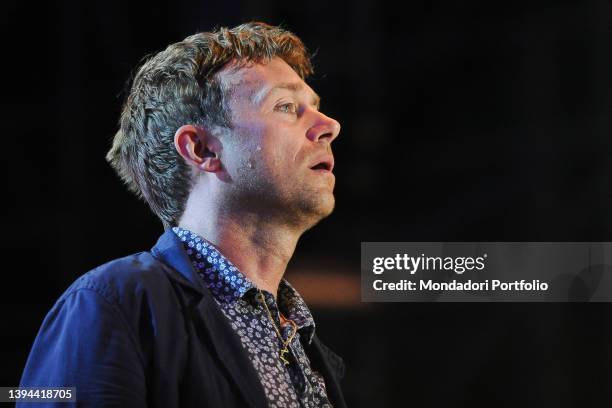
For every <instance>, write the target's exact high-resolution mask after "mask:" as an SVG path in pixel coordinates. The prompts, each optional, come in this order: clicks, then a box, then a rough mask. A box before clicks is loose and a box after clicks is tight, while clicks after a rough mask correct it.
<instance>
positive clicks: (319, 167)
mask: <svg viewBox="0 0 612 408" xmlns="http://www.w3.org/2000/svg"><path fill="white" fill-rule="evenodd" d="M311 169H312V170H324V171H331V164H330V163H325V162H321V163H319V164H317V165H316V166H313V167H311Z"/></svg>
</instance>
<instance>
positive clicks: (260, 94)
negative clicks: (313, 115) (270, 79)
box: [251, 82, 321, 110]
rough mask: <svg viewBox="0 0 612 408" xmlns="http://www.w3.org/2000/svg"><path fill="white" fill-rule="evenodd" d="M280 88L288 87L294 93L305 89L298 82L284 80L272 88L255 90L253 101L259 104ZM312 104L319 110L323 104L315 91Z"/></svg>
mask: <svg viewBox="0 0 612 408" xmlns="http://www.w3.org/2000/svg"><path fill="white" fill-rule="evenodd" d="M278 89H287V90H289V91H292V92H294V93H297V92H299V91H301V90H303V89H304V85H302V84H300V83H297V82H282V83H280V84H276V85H274V86H273V87H271V88H267V87H263V88H261V89H259V90H257V91H255V92H254V93H253V95H252V97H251V101H252V102H253V103H254V104H255V105H259V104H260V103H261V102H262V101H263V100H265V99H266V98H267V97H268V96H270V94H271V93H272V92H274V91H276V90H278ZM311 103H312V105H313V106H316V108H317V110H318V109H319V107H320V106H321V97H320V96H319V95H317V93H314V95H313V97H312V102H311Z"/></svg>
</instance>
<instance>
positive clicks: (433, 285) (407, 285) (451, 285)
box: [372, 279, 548, 291]
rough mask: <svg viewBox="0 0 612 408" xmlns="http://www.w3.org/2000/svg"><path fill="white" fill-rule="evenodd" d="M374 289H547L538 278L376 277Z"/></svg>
mask: <svg viewBox="0 0 612 408" xmlns="http://www.w3.org/2000/svg"><path fill="white" fill-rule="evenodd" d="M372 286H373V287H374V290H409V291H410V290H431V291H447V290H481V291H485V290H496V291H515V290H520V291H531V290H541V291H544V290H548V284H547V283H546V282H540V281H539V280H538V279H534V280H532V281H526V280H524V279H522V280H517V281H511V282H507V281H501V280H499V279H492V280H491V281H490V282H489V280H488V279H487V280H484V281H481V282H474V281H471V280H467V281H465V282H459V281H456V280H452V281H450V282H437V281H433V280H431V279H427V280H426V279H419V280H418V281H417V282H415V281H412V280H408V279H402V280H400V281H397V282H383V281H382V280H381V279H376V280H375V281H374V282H373V285H372Z"/></svg>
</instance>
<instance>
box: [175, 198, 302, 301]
mask: <svg viewBox="0 0 612 408" xmlns="http://www.w3.org/2000/svg"><path fill="white" fill-rule="evenodd" d="M200 208H201V207H200ZM264 218H266V219H264ZM179 226H180V227H183V228H186V229H188V230H190V231H192V232H194V233H196V234H198V235H200V236H201V237H203V238H205V239H206V240H207V241H209V242H210V243H211V244H213V245H215V246H216V247H217V248H218V249H219V250H220V251H221V253H222V254H223V255H224V256H225V257H226V258H227V259H229V260H230V261H231V262H232V263H233V264H234V265H236V267H237V268H238V269H239V270H240V272H242V273H243V274H244V275H245V276H246V277H247V278H248V279H249V280H251V281H252V282H253V283H254V284H255V286H257V287H258V288H259V289H262V290H267V291H268V292H270V293H272V294H273V295H274V297H275V298H276V295H277V292H278V286H279V283H280V281H281V279H282V278H283V275H284V274H285V270H286V269H287V264H288V262H289V260H290V259H291V257H292V256H293V252H294V251H295V247H296V245H297V241H298V239H299V237H300V236H301V234H302V233H303V230H301V229H296V228H295V227H294V226H288V225H286V224H283V223H282V222H274V220H271V219H270V217H262V216H261V215H259V214H253V213H240V214H229V213H223V212H222V211H220V210H219V209H218V208H217V209H215V210H214V211H212V210H210V209H209V211H206V212H205V213H204V214H202V212H200V213H199V214H191V213H190V212H188V211H185V214H184V215H183V217H182V218H181V221H180V222H179Z"/></svg>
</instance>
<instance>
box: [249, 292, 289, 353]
mask: <svg viewBox="0 0 612 408" xmlns="http://www.w3.org/2000/svg"><path fill="white" fill-rule="evenodd" d="M257 291H258V292H259V297H260V298H261V301H262V302H263V304H264V307H265V308H266V311H267V312H268V316H269V317H270V321H271V322H272V326H273V327H274V331H276V334H277V335H278V338H279V339H280V341H281V343H282V344H283V349H282V350H281V352H280V356H279V358H280V359H281V361H282V362H283V363H285V365H287V364H289V360H287V359H286V358H285V354H287V353H289V344H291V340H293V336H295V333H297V324H295V322H294V321H293V320H290V319H287V318H285V320H287V321H288V322H290V323H291V326H292V327H293V333H291V336H289V338H288V339H287V340H283V336H282V334H281V333H280V331H279V330H278V328H277V327H276V322H275V321H274V318H273V317H272V313H270V309H268V303H267V302H266V297H265V296H264V294H263V293H261V290H260V289H257ZM281 316H282V314H281Z"/></svg>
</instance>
